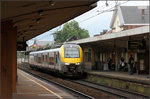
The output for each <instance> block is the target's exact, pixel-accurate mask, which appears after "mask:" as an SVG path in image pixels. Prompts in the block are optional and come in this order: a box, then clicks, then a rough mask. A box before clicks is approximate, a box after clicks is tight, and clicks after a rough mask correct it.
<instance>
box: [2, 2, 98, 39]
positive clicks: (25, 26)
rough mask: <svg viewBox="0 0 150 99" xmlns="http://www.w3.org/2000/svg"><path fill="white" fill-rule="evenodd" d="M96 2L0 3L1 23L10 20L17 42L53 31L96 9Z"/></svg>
mask: <svg viewBox="0 0 150 99" xmlns="http://www.w3.org/2000/svg"><path fill="white" fill-rule="evenodd" d="M96 2H97V0H77V1H75V0H68V1H63V0H62V1H61V0H55V1H52V0H49V1H44V0H43V1H34V0H32V1H1V21H2V22H3V21H8V20H12V22H13V23H14V24H13V26H14V27H17V42H23V41H27V40H30V39H31V38H33V37H35V36H37V35H39V34H41V33H44V32H46V31H48V30H50V29H53V28H55V27H57V26H59V25H61V24H63V23H65V22H67V21H69V20H70V19H72V18H75V17H77V16H79V15H81V14H83V13H85V12H87V11H89V10H90V9H92V8H94V7H96Z"/></svg>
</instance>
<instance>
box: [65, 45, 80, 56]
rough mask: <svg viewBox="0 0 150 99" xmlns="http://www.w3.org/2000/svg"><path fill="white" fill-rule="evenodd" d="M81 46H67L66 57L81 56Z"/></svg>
mask: <svg viewBox="0 0 150 99" xmlns="http://www.w3.org/2000/svg"><path fill="white" fill-rule="evenodd" d="M79 56H80V54H79V48H78V47H66V48H65V57H66V58H79Z"/></svg>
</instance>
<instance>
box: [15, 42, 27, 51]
mask: <svg viewBox="0 0 150 99" xmlns="http://www.w3.org/2000/svg"><path fill="white" fill-rule="evenodd" d="M26 47H27V44H26V42H17V51H25V50H26Z"/></svg>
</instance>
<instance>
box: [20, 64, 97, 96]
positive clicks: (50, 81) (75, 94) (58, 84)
mask: <svg viewBox="0 0 150 99" xmlns="http://www.w3.org/2000/svg"><path fill="white" fill-rule="evenodd" d="M18 69H20V70H22V71H24V72H26V73H28V74H30V75H32V76H34V77H36V78H39V79H41V80H43V81H46V82H48V83H51V84H53V85H56V86H58V87H61V88H63V89H65V90H66V91H67V92H69V93H71V94H73V96H75V97H78V98H79V99H94V97H92V96H89V95H86V94H84V93H82V92H79V91H77V90H74V89H72V88H69V87H67V86H65V85H62V84H60V83H57V82H55V81H53V80H50V79H47V78H46V77H42V76H40V75H36V74H34V73H32V72H29V71H27V70H25V69H22V68H19V67H18Z"/></svg>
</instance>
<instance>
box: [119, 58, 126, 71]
mask: <svg viewBox="0 0 150 99" xmlns="http://www.w3.org/2000/svg"><path fill="white" fill-rule="evenodd" d="M124 67H125V62H124V58H123V57H121V59H120V68H119V70H120V71H122V70H123V68H124Z"/></svg>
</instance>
